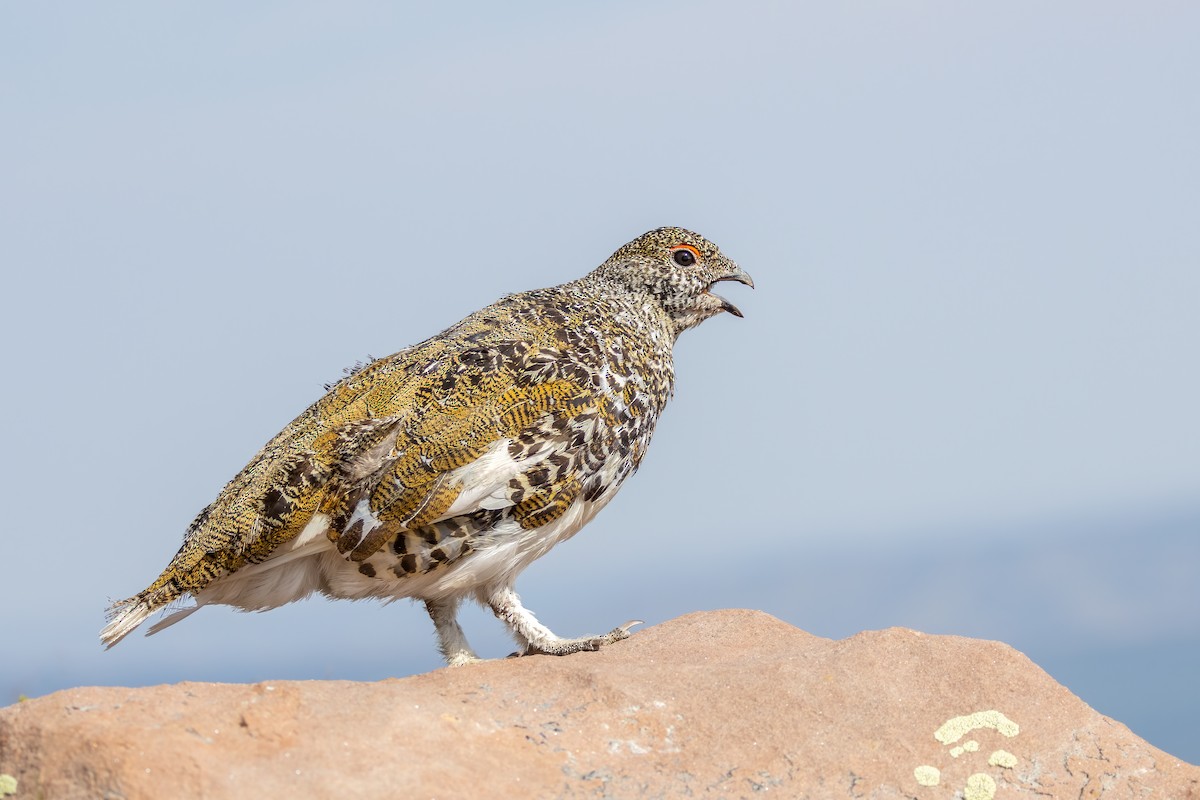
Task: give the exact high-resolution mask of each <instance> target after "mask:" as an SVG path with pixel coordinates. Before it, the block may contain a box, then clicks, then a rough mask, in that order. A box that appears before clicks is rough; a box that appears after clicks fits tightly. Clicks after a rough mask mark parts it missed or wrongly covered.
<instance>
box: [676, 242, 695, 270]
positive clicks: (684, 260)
mask: <svg viewBox="0 0 1200 800" xmlns="http://www.w3.org/2000/svg"><path fill="white" fill-rule="evenodd" d="M671 260H672V261H674V262H675V263H676V264H678V265H679V266H681V267H690V266H691V265H692V264H695V263H696V253H695V251H693V250H692V248H690V247H687V246H684V247H678V248H676V249H675V252H674V254H672V256H671Z"/></svg>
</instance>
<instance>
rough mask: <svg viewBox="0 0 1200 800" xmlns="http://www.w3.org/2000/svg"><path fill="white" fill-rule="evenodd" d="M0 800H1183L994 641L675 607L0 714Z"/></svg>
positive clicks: (1162, 757) (1152, 756)
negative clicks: (7, 788)
mask: <svg viewBox="0 0 1200 800" xmlns="http://www.w3.org/2000/svg"><path fill="white" fill-rule="evenodd" d="M0 774H6V775H9V776H11V777H12V778H15V780H16V784H17V785H16V795H15V797H17V798H22V797H29V798H35V797H46V798H75V797H80V798H83V797H86V798H112V799H113V800H116V799H117V798H124V799H125V800H135V798H166V797H172V798H174V797H179V798H184V797H186V798H194V797H203V798H244V797H265V798H273V797H287V798H307V797H329V798H334V797H337V798H347V797H352V798H372V797H380V798H382V797H388V798H391V797H405V798H453V797H675V796H695V795H705V794H711V795H716V796H723V797H757V796H760V795H761V794H762V793H764V792H765V793H767V794H772V795H775V796H781V797H797V798H803V797H811V798H832V797H863V798H921V799H922V800H925V799H926V798H967V800H986V799H987V798H992V797H997V798H1014V797H1035V796H1036V797H1055V798H1059V797H1062V798H1065V797H1070V798H1092V797H1100V796H1102V795H1103V796H1104V797H1118V798H1124V797H1146V798H1200V768H1198V767H1195V766H1192V765H1189V764H1186V763H1184V762H1181V761H1179V760H1178V759H1176V758H1173V757H1171V756H1169V755H1167V754H1166V753H1163V752H1162V751H1160V750H1157V749H1155V748H1154V747H1151V746H1150V745H1148V744H1147V743H1145V742H1144V741H1142V740H1141V739H1139V738H1138V737H1136V736H1134V735H1133V734H1132V733H1131V732H1130V731H1129V730H1128V729H1127V728H1126V727H1124V726H1123V725H1121V724H1119V723H1117V722H1114V721H1113V720H1111V719H1108V718H1106V717H1103V716H1101V715H1100V714H1098V713H1096V712H1095V711H1093V710H1092V709H1091V708H1089V707H1088V706H1087V705H1085V704H1084V703H1083V702H1082V701H1081V700H1079V699H1078V698H1077V697H1075V696H1074V695H1072V694H1071V693H1070V692H1069V691H1067V690H1066V689H1065V688H1063V687H1062V686H1060V685H1059V684H1057V683H1056V682H1055V681H1054V680H1053V679H1052V678H1050V676H1048V675H1047V674H1046V673H1044V672H1043V671H1042V670H1041V669H1039V668H1038V667H1037V666H1036V665H1034V664H1033V663H1032V662H1031V661H1029V659H1027V658H1026V657H1025V656H1023V655H1021V654H1020V653H1018V652H1017V651H1015V650H1013V649H1012V648H1010V647H1008V646H1006V645H1003V644H999V643H995V642H985V641H978V640H973V639H964V638H958V637H951V636H929V635H925V634H921V633H916V632H914V631H909V630H903V629H898V628H894V629H890V630H886V631H873V632H867V633H861V634H859V635H857V636H854V637H852V638H849V639H846V640H843V641H831V640H828V639H821V638H818V637H815V636H812V635H810V634H807V633H805V632H803V631H801V630H798V629H796V628H794V627H792V626H790V625H787V624H786V623H783V622H781V621H779V620H777V619H775V618H773V617H770V616H768V615H766V614H763V613H759V612H753V611H717V612H707V613H697V614H690V615H688V616H685V617H681V618H679V619H676V620H672V621H670V622H667V623H664V624H662V625H658V626H655V627H652V628H648V629H646V630H644V631H642V632H640V633H636V634H635V635H634V636H633V638H631V639H629V640H628V641H625V642H621V643H618V644H616V645H613V646H611V647H608V648H606V649H604V650H601V651H599V652H596V653H581V654H578V655H574V656H569V657H566V658H550V657H531V658H522V659H511V660H502V661H491V662H486V663H482V664H477V665H472V666H468V667H462V668H458V669H443V670H439V671H437V672H432V673H428V674H425V675H416V676H413V677H410V678H402V679H391V680H384V681H380V682H378V683H351V682H339V681H333V682H328V681H308V682H303V681H302V682H289V681H279V682H274V683H260V684H255V685H226V684H201V683H180V684H176V685H173V686H153V687H149V688H143V689H115V688H81V689H71V690H68V691H62V692H56V693H55V694H52V695H49V696H47V697H42V698H38V699H35V700H28V701H26V702H23V703H19V704H17V705H14V706H10V707H8V708H5V709H2V710H0Z"/></svg>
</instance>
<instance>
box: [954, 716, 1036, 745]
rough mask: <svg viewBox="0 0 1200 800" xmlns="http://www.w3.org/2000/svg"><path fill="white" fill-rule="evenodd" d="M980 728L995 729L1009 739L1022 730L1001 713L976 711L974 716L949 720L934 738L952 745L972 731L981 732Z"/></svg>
mask: <svg viewBox="0 0 1200 800" xmlns="http://www.w3.org/2000/svg"><path fill="white" fill-rule="evenodd" d="M980 728H994V729H995V730H997V731H999V732H1000V733H1002V734H1003V735H1005V736H1009V737H1012V736H1016V735H1017V734H1018V733H1019V732H1020V730H1021V728H1020V726H1018V725H1017V723H1015V722H1013V721H1012V720H1011V719H1009V718H1008V717H1006V716H1004V715H1003V714H1001V713H1000V712H999V711H995V710H990V711H976V712H975V713H974V714H967V715H966V716H962V717H955V718H954V719H951V720H947V721H946V723H945V724H944V725H942V727H940V728H938V729H937V731H936V732H935V733H934V734H933V736H934V738H935V739H937V740H938V741H939V742H941V743H942V744H951V743H953V742H957V741H958V740H959V739H961V738H962V737H963V736H965V735H967V734H968V733H970V732H971V731H974V730H979V729H980ZM976 747H978V744H976ZM964 749H965V748H964Z"/></svg>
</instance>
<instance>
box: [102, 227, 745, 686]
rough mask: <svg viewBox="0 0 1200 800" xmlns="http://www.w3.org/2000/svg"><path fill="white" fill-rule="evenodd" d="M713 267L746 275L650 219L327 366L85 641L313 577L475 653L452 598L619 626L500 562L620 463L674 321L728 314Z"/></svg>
mask: <svg viewBox="0 0 1200 800" xmlns="http://www.w3.org/2000/svg"><path fill="white" fill-rule="evenodd" d="M723 281H734V282H738V283H742V284H745V285H747V286H749V287H751V288H753V286H754V282H753V280H752V279H751V278H750V275H749V274H747V273H746V272H745V271H744V270H743V269H742V268H741V267H739V266H738V265H737V264H736V263H735V262H733V261H732V260H731V259H729V258H728V257H727V256H725V255H724V254H723V253H722V252H721V250H720V249H719V248H718V247H717V246H716V245H715V244H713V243H712V242H710V241H709V240H707V239H705V238H704V237H703V236H701V235H699V234H697V233H694V232H692V231H689V230H685V229H683V228H677V227H663V228H658V229H655V230H652V231H649V232H647V233H645V234H642V235H641V236H638V237H637V238H635V239H633V240H632V241H631V242H629V243H628V244H626V245H624V246H622V247H621V248H619V249H618V250H617V251H616V252H615V253H613V254H612V256H610V257H609V258H608V259H607V260H605V261H604V262H603V263H602V264H600V266H599V267H596V268H595V269H594V270H592V271H591V272H590V273H588V274H586V275H585V276H583V277H582V278H579V279H576V280H573V281H570V282H567V283H563V284H561V285H558V286H553V287H550V288H546V289H537V290H533V291H528V292H523V293H518V294H510V295H507V296H505V297H503V298H501V299H500V300H498V301H497V302H495V303H493V304H492V305H489V306H487V307H486V308H483V309H481V310H479V311H476V312H475V313H473V314H470V315H469V316H467V317H466V318H464V319H463V320H461V321H460V322H458V323H457V324H455V325H452V326H450V327H449V328H446V329H445V330H444V331H442V332H441V333H440V334H438V335H436V336H433V337H432V338H429V339H426V340H425V341H423V342H421V343H419V344H416V345H413V346H411V347H407V348H405V349H403V350H400V351H399V352H397V353H394V354H392V355H390V356H386V357H384V358H380V359H377V360H374V361H371V362H369V363H366V364H358V365H356V366H355V367H354V368H351V369H348V370H346V375H345V376H344V377H343V378H342V379H341V380H339V381H337V382H336V383H333V384H327V385H326V389H327V390H328V391H327V393H326V394H325V395H324V396H323V397H321V398H320V399H319V400H317V401H316V402H315V403H313V404H312V405H311V406H309V407H308V408H307V409H305V410H304V411H303V412H302V413H301V414H300V415H299V416H298V417H296V418H295V419H294V420H292V421H291V422H290V423H289V424H288V425H287V426H286V427H284V429H283V430H282V431H280V432H279V434H278V435H276V436H275V437H274V438H273V439H271V440H270V441H269V442H267V443H266V444H265V445H264V446H263V447H262V449H261V450H259V451H258V453H256V454H255V455H254V457H253V458H251V459H250V462H249V463H248V464H247V465H246V466H245V468H244V469H242V471H241V472H239V473H238V474H237V475H236V476H235V477H234V478H233V479H232V480H230V481H229V482H228V483H227V484H226V485H225V487H224V488H223V489H222V490H221V492H220V493H219V494H218V496H217V497H216V499H215V500H214V501H213V502H212V503H211V504H209V505H208V506H207V507H205V508H204V509H203V510H202V511H200V513H199V514H198V515H197V516H196V517H195V519H194V520H193V521H192V523H191V525H190V526H188V528H187V531H186V533H185V535H184V539H183V544H182V545H181V546H180V548H179V550H178V552H177V553H176V554H175V556H174V557H173V558H172V559H171V561H170V563H169V564H168V565H167V567H166V568H165V569H164V570H163V571H162V573H161V574H160V575H159V576H158V578H156V579H155V580H154V582H153V583H151V584H150V585H149V586H148V587H147V588H146V589H144V590H143V591H141V592H139V593H138V594H136V595H134V596H133V597H130V598H128V599H125V600H120V601H117V602H115V603H113V604H112V605H111V606H110V607H109V609H108V612H107V614H106V621H107V625H106V626H105V627H104V628H103V630H102V631H101V633H100V640H101V643H102V644H103V645H105V646H106V647H107V648H111V647H112V646H113V645H115V644H116V643H117V642H119V641H121V639H123V638H124V637H125V636H126V635H128V634H129V633H130V632H132V631H133V630H134V629H135V628H137V627H139V626H140V625H141V624H142V623H143V622H144V621H146V619H147V618H148V617H149V616H150V615H151V614H153V613H155V612H158V611H160V610H161V611H165V612H168V613H167V615H166V616H165V617H163V618H162V619H161V620H160V621H159V622H157V624H155V625H153V626H152V627H151V628H150V629H149V630H148V632H147V635H150V634H152V633H157V632H158V631H160V630H162V629H163V628H165V627H167V626H169V625H172V624H174V623H176V622H178V621H180V620H181V619H183V618H184V617H186V616H188V615H189V614H191V613H193V612H194V611H196V610H197V609H199V608H202V607H203V606H206V605H214V604H223V605H229V606H233V607H235V608H238V609H241V610H246V611H265V610H268V609H272V608H277V607H279V606H282V605H284V604H286V603H290V602H293V601H295V600H300V599H302V598H304V597H307V596H310V595H312V594H314V593H319V594H321V595H325V596H327V597H330V598H344V599H365V598H377V599H381V600H383V601H385V602H390V601H392V600H397V599H401V598H410V599H412V600H415V601H420V602H423V603H424V606H425V609H426V611H427V612H428V614H429V616H430V618H431V619H432V621H433V626H434V629H435V632H436V636H437V646H438V650H439V651H440V652H441V655H442V657H443V658H444V659H445V661H446V663H447V664H448V665H450V666H461V665H464V664H469V663H472V662H475V661H477V660H481V659H480V658H479V656H478V655H477V654H476V653H475V651H474V650H473V649H472V648H471V645H470V643H469V642H468V641H467V638H466V636H465V634H464V633H463V630H462V628H461V626H460V625H459V623H458V611H459V608H460V605H461V603H462V602H463V601H464V600H470V601H475V602H478V603H480V604H481V605H483V606H485V607H487V608H490V609H491V611H492V612H493V613H494V614H495V615H496V617H497V618H498V619H499V620H501V621H502V622H503V623H504V624H505V625H506V626H507V627H508V629H509V632H510V634H511V635H512V637H513V638H514V639H515V641H516V643H517V647H518V650H517V653H515V654H514V655H532V654H547V655H567V654H570V653H576V652H581V651H591V650H596V649H598V648H600V647H601V646H604V645H608V644H611V643H613V642H616V641H620V640H622V639H626V638H628V637H629V636H630V629H631V628H632V627H633V626H634V625H636V624H640V622H639V621H636V620H635V621H631V622H627V623H625V624H624V625H620V626H618V627H616V628H614V629H613V630H611V631H609V632H608V633H605V634H600V635H591V636H582V637H578V638H563V637H560V636H558V635H556V634H555V633H553V632H552V631H551V630H550V629H549V628H547V627H546V626H545V625H543V624H542V623H541V622H540V621H539V620H538V619H537V617H536V616H535V615H534V614H533V612H531V611H529V610H528V609H526V608H525V607H524V606H523V605H522V603H521V599H520V597H519V596H518V595H517V593H516V590H515V588H514V587H515V582H516V578H517V576H518V575H519V574H520V572H521V571H522V570H524V569H525V568H526V567H528V566H529V564H530V563H532V562H533V561H534V560H536V559H538V558H540V557H541V556H543V555H545V554H546V553H547V552H548V551H549V550H550V549H551V548H552V547H554V546H555V545H556V544H558V543H559V542H562V541H565V540H566V539H569V538H570V537H571V536H573V535H574V534H575V533H577V532H578V531H579V530H580V529H581V528H583V526H584V525H586V524H587V523H588V522H589V521H591V519H592V518H593V517H595V515H596V514H597V513H598V512H599V511H600V510H601V509H602V508H604V507H605V506H606V505H607V504H608V503H609V502H610V501H611V500H612V499H613V497H614V496H615V495H616V494H617V492H618V490H619V489H620V488H621V486H622V485H623V484H624V482H625V480H626V479H627V478H628V477H629V476H630V475H632V474H633V473H634V472H635V471H636V470H637V469H638V466H639V465H640V464H641V462H642V458H643V457H644V456H645V454H646V448H647V446H648V445H649V443H650V438H651V435H652V434H653V433H654V428H655V425H656V423H657V422H658V419H659V416H660V414H661V413H662V411H663V409H664V407H665V406H666V404H667V401H668V400H669V399H670V398H671V397H672V395H673V393H674V384H675V368H674V361H673V347H674V345H675V342H676V340H677V339H678V337H679V335H680V334H682V333H683V332H684V331H686V330H688V329H690V328H693V327H695V326H696V325H699V324H700V323H701V322H704V321H705V320H707V319H709V318H711V317H714V316H717V315H718V314H721V313H723V312H728V313H730V314H732V315H734V316H737V317H741V316H742V312H741V311H740V310H739V309H738V308H737V307H736V306H735V305H733V304H732V303H730V302H729V301H728V300H726V299H724V298H723V297H721V296H719V295H717V294H715V293H714V292H713V291H712V288H713V286H714V285H715V284H717V283H720V282H723ZM189 599H190V600H191V601H193V604H192V605H190V606H187V607H181V604H182V603H185V602H186V601H187V600H189ZM172 612H173V613H172Z"/></svg>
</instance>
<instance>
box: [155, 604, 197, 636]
mask: <svg viewBox="0 0 1200 800" xmlns="http://www.w3.org/2000/svg"><path fill="white" fill-rule="evenodd" d="M199 609H200V606H198V605H196V606H188V607H187V608H181V609H179V610H178V611H175V612H174V613H171V614H168V615H167V616H165V617H163V618H162V619H160V620H159V621H158V622H156V623H154V624H153V625H151V626H150V629H149V630H148V631H146V635H147V636H153V635H154V634H156V633H158V632H159V631H161V630H162V629H163V628H169V627H171V626H172V625H174V624H175V623H176V622H180V621H181V620H183V619H186V618H187V617H190V616H191V615H192V614H194V613H196V611H198V610H199Z"/></svg>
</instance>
